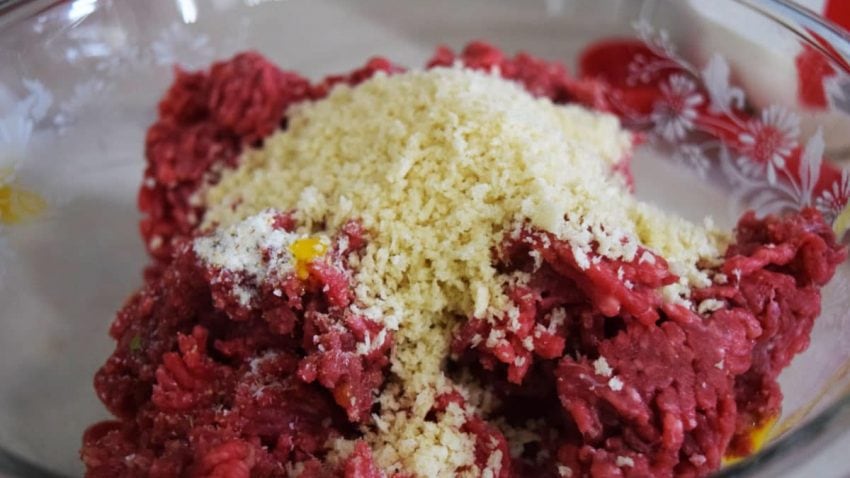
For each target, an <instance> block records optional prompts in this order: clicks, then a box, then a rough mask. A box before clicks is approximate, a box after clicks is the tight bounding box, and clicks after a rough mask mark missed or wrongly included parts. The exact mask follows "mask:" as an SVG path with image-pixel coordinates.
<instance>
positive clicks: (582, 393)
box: [453, 209, 846, 477]
mask: <svg viewBox="0 0 850 478" xmlns="http://www.w3.org/2000/svg"><path fill="white" fill-rule="evenodd" d="M736 230H737V238H736V242H735V243H734V244H733V245H732V246H731V247H729V249H728V251H727V254H726V259H725V261H724V262H723V264H722V265H721V266H719V267H718V268H717V272H718V273H722V274H725V275H726V277H727V278H728V279H727V282H726V283H725V284H723V285H715V286H712V287H708V288H705V289H701V290H698V291H696V292H695V294H694V296H695V299H697V300H700V301H702V300H715V301H722V302H720V303H719V306H718V309H717V310H715V311H713V312H710V313H707V314H705V315H698V314H697V313H695V312H693V311H692V310H690V309H689V308H686V307H683V306H681V305H675V304H664V303H663V302H662V300H661V296H660V293H659V292H658V288H659V287H660V286H662V285H665V284H669V283H671V282H673V281H674V280H675V276H673V275H672V274H671V273H670V272H669V270H668V269H667V265H666V263H665V261H664V259H663V258H661V257H658V256H652V257H653V259H648V256H644V255H643V253H642V252H639V253H638V257H647V259H648V260H647V259H644V260H641V261H637V262H632V263H623V262H619V261H613V260H609V259H605V258H600V260H598V261H591V266H590V267H589V268H588V269H586V270H582V269H581V268H579V266H578V265H577V264H576V261H575V258H574V257H573V254H572V249H571V247H570V245H569V244H568V243H565V242H561V241H558V240H557V239H555V238H554V237H552V236H551V235H550V234H548V233H544V232H540V231H534V230H531V229H526V230H523V231H522V233H521V234H520V235H519V237H517V238H515V239H514V238H511V237H508V238H507V239H506V240H505V244H504V245H503V248H502V251H501V254H500V256H501V259H500V265H501V267H503V270H504V271H505V272H507V273H513V274H515V275H519V277H524V279H520V280H518V281H517V284H516V285H515V286H514V287H513V288H512V289H510V290H508V291H507V293H508V296H509V297H511V298H512V299H513V300H514V302H515V304H516V305H517V306H518V310H519V313H518V314H513V316H511V314H505V316H504V317H503V318H501V319H500V320H498V321H496V322H492V321H490V320H486V319H478V318H472V319H470V320H468V321H467V322H466V323H465V324H464V325H463V326H462V327H461V328H460V329H459V331H458V332H457V333H456V335H455V339H454V343H453V353H454V355H455V357H456V358H457V359H458V361H459V362H460V363H461V364H462V365H463V366H466V367H471V368H472V369H473V370H477V372H474V373H478V374H479V376H480V377H481V378H480V380H481V381H482V382H483V383H493V375H494V374H495V375H497V376H499V375H501V376H502V377H503V383H502V384H501V385H498V386H496V387H495V390H496V392H497V394H500V395H501V396H502V398H503V399H504V400H503V401H504V403H506V404H507V405H505V406H504V407H503V408H502V409H500V410H497V411H496V412H495V413H494V414H491V415H490V416H487V417H484V418H486V419H487V420H494V419H499V418H507V419H508V421H511V420H512V419H513V420H514V421H516V422H517V423H515V424H516V425H522V421H523V420H529V419H534V418H543V419H545V420H549V421H551V422H552V423H553V424H554V425H553V426H552V428H553V429H558V428H560V429H559V430H558V433H557V439H556V440H550V441H549V442H548V443H547V444H546V445H547V446H548V448H547V447H542V448H541V447H538V448H536V449H531V450H530V452H531V453H529V454H526V455H521V456H518V457H514V458H515V460H517V462H518V463H517V464H516V465H514V468H515V469H517V470H534V475H525V476H535V475H536V476H545V475H547V474H548V475H551V476H558V467H559V466H566V467H568V469H569V470H571V472H572V473H573V476H593V477H617V476H634V477H639V476H641V477H644V476H705V475H707V474H709V473H710V472H711V471H713V470H715V469H717V468H718V467H719V466H720V463H721V459H722V458H723V456H724V454H726V453H727V452H731V453H732V454H746V453H748V452H750V451H752V450H751V444H750V443H749V436H750V433H751V432H752V431H753V430H754V429H755V428H758V427H759V426H761V425H763V424H765V423H766V422H767V421H769V420H770V419H772V418H774V417H776V415H777V414H778V413H779V405H780V402H781V398H782V395H781V393H780V391H779V387H778V384H777V382H776V379H777V377H778V375H779V372H780V371H781V370H782V369H783V368H784V367H786V366H787V365H788V364H789V363H790V361H791V358H792V357H793V356H794V355H796V354H797V353H799V352H801V351H802V350H804V349H805V347H806V346H807V345H808V337H809V333H810V331H811V328H812V325H813V323H814V319H815V318H816V317H817V315H818V314H819V312H820V287H821V286H823V285H824V284H825V283H826V282H827V281H828V280H829V278H831V277H832V275H833V273H834V272H835V268H836V266H837V265H838V264H839V263H840V262H842V261H843V260H844V259H845V258H846V251H845V250H844V249H842V248H841V247H840V246H839V245H837V244H836V242H835V237H834V235H833V233H832V230H831V229H830V228H829V226H828V225H826V224H825V223H824V221H823V219H822V217H821V216H820V213H818V212H816V211H815V210H814V209H806V210H803V211H801V212H800V213H798V214H792V215H789V216H787V217H784V218H779V217H775V216H769V217H767V218H765V219H761V220H760V219H756V218H755V216H754V215H753V214H752V213H749V214H746V215H745V216H744V217H742V218H741V220H740V222H739V224H738V227H737V229H736ZM535 258H538V259H537V260H535ZM517 273H519V274H517ZM496 383H498V382H496ZM541 383H542V384H549V385H548V386H541V385H540V384H541ZM556 402H559V403H556ZM545 404H548V406H546V405H545ZM514 407H518V408H519V410H516V409H513V408H514ZM522 409H528V410H536V413H534V414H532V415H531V416H529V414H528V413H524V412H523V411H522ZM511 417H515V418H511ZM556 417H558V418H556ZM730 444H731V446H732V448H731V450H729V449H728V447H729V446H730Z"/></svg>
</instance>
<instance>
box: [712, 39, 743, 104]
mask: <svg viewBox="0 0 850 478" xmlns="http://www.w3.org/2000/svg"><path fill="white" fill-rule="evenodd" d="M729 73H730V71H729V64H728V63H726V60H725V59H723V57H722V56H720V55H718V54H716V53H715V54H714V56H712V57H711V60H709V61H708V65H706V66H705V68H703V70H702V81H703V84H704V85H705V89H706V91H708V97H709V99H710V100H711V103H710V105H709V108H711V110H712V111H714V112H727V113H728V112H729V111H731V109H732V107H735V108H739V109H740V108H743V106H744V90H742V89H740V88H738V87H735V86H731V85H730V84H729Z"/></svg>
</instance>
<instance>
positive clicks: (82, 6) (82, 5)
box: [68, 0, 97, 22]
mask: <svg viewBox="0 0 850 478" xmlns="http://www.w3.org/2000/svg"><path fill="white" fill-rule="evenodd" d="M96 7H97V0H74V3H72V4H71V8H70V9H69V10H68V19H69V20H71V21H72V22H76V21H77V20H80V19H82V18H85V17H87V16H88V15H90V14H91V13H92V12H94V10H95V8H96Z"/></svg>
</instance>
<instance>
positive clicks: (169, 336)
mask: <svg viewBox="0 0 850 478" xmlns="http://www.w3.org/2000/svg"><path fill="white" fill-rule="evenodd" d="M455 62H462V63H463V64H465V65H466V66H468V67H471V68H480V69H487V70H491V69H497V70H498V71H499V72H500V74H501V75H502V76H503V77H505V78H508V79H511V80H515V81H518V82H520V83H521V84H522V85H523V86H524V87H525V88H526V89H528V91H529V92H531V93H532V94H534V95H537V96H543V97H547V98H550V99H552V100H553V101H555V102H558V103H568V102H577V103H580V104H583V105H586V106H588V107H591V108H594V109H597V110H604V111H608V110H610V105H609V104H608V103H607V100H606V98H608V97H609V96H608V95H607V94H606V88H608V86H606V83H603V82H600V81H597V80H587V79H576V78H575V77H572V76H571V75H569V73H568V72H567V70H566V69H565V68H564V67H563V66H561V65H559V64H557V63H549V62H545V61H543V60H541V59H538V58H535V57H533V56H531V55H527V54H522V53H521V54H518V55H516V56H514V57H507V56H506V55H504V54H503V53H502V52H501V51H500V50H498V49H496V48H494V47H492V46H490V45H487V44H485V43H481V42H474V43H471V44H470V45H468V46H467V47H466V48H465V49H464V50H463V51H462V52H460V53H459V54H455V53H454V52H452V51H451V50H449V49H447V48H440V49H438V50H437V52H436V54H435V55H434V57H433V58H432V59H431V60H430V62H429V63H428V65H429V66H435V65H451V64H453V63H455ZM378 71H381V72H385V73H387V74H392V73H396V72H400V71H403V69H402V68H400V67H398V66H396V65H394V64H392V63H390V62H389V61H387V60H384V59H382V58H374V59H372V60H370V61H369V62H368V63H367V64H366V65H365V66H364V67H362V68H360V69H357V70H355V71H353V72H352V73H350V74H344V75H334V76H330V77H328V78H326V79H324V80H323V81H321V82H319V83H316V84H312V85H311V84H310V83H309V82H308V81H307V80H305V79H304V78H302V77H301V76H299V75H298V74H295V73H291V72H285V71H282V70H279V69H278V68H277V67H275V66H274V65H272V64H270V63H269V62H268V61H266V60H265V59H263V58H262V57H261V56H260V55H258V54H256V53H244V54H240V55H237V56H236V57H234V58H233V59H231V60H228V61H225V62H221V63H216V64H214V65H213V66H212V68H211V69H210V71H208V72H185V71H182V70H179V69H178V70H176V72H175V81H174V83H173V85H172V86H171V88H170V89H169V90H168V92H167V93H166V95H165V97H164V98H163V100H162V101H161V103H160V105H159V119H158V120H157V122H156V123H155V124H154V125H153V126H151V128H150V130H149V131H148V135H147V138H146V146H145V155H146V159H147V169H146V171H145V179H144V182H143V186H142V188H141V190H140V193H139V208H140V210H141V211H142V213H143V214H144V216H145V217H144V219H143V220H142V222H141V225H140V229H141V233H142V236H143V238H144V239H145V243H146V245H147V248H148V251H149V252H150V254H151V256H152V259H153V265H152V267H151V268H149V270H148V272H149V273H148V274H147V275H146V284H145V287H144V288H143V289H142V290H140V291H139V292H137V293H136V294H135V295H133V296H132V297H131V298H130V299H129V300H128V301H127V303H126V304H125V305H124V307H123V308H122V309H121V310H120V311H119V313H118V315H117V317H116V319H115V321H114V323H113V324H112V328H111V330H110V334H111V336H112V337H113V338H114V339H115V340H116V342H117V345H116V349H115V351H114V353H113V354H112V356H111V357H110V358H109V359H108V360H107V362H106V364H105V365H104V366H103V367H102V368H101V369H100V370H99V371H98V373H97V375H96V377H95V389H96V391H97V393H98V396H99V398H100V399H101V401H102V402H103V403H104V404H105V405H106V406H107V408H108V409H109V411H110V412H112V413H113V414H114V415H115V417H116V419H115V420H112V421H107V422H103V423H100V424H96V425H94V426H92V427H90V428H89V429H88V431H87V432H86V434H85V436H84V438H83V448H82V451H81V455H82V459H83V462H84V463H85V465H86V469H87V476H89V477H114V476H130V477H132V476H139V477H141V476H150V477H178V476H190V477H228V478H242V477H245V478H247V477H266V476H268V477H271V476H282V475H285V474H286V473H288V472H291V471H293V470H300V473H301V474H300V476H303V477H308V478H309V477H322V476H346V477H349V478H376V477H380V476H384V475H383V474H382V472H381V471H380V470H378V468H377V467H376V465H375V463H374V461H373V459H372V453H371V450H370V449H369V446H368V445H367V444H366V443H365V442H363V441H357V442H356V444H355V446H354V451H353V452H352V454H351V455H350V456H349V457H348V458H347V459H345V460H343V461H342V462H341V463H337V464H329V463H326V461H325V456H326V454H327V452H328V450H327V449H326V446H327V441H328V439H330V438H333V437H346V438H350V439H356V438H358V437H359V436H360V433H359V431H358V428H357V425H358V424H363V423H368V422H369V421H370V420H371V415H370V412H371V405H372V397H373V396H374V395H375V394H376V393H377V391H378V390H379V388H380V387H381V384H382V383H383V381H384V379H385V377H386V374H387V373H388V372H387V370H386V365H387V364H388V356H389V352H390V349H391V346H392V340H391V339H392V337H391V335H389V334H388V338H387V340H385V341H384V342H383V343H381V344H380V345H379V346H377V347H374V348H373V349H370V351H369V352H368V353H366V354H362V353H357V344H358V343H362V342H363V341H364V339H365V337H366V336H367V335H369V336H375V334H377V333H379V332H380V331H381V325H379V324H378V323H377V322H374V321H372V320H370V319H368V318H366V317H364V316H362V315H360V314H358V313H355V312H352V311H353V310H356V309H352V308H351V307H349V306H350V302H351V288H352V286H353V285H354V284H352V283H351V280H350V277H351V274H350V271H348V270H347V267H348V266H347V265H346V263H345V261H344V260H343V259H342V258H343V257H345V255H346V253H347V252H348V251H349V250H351V251H356V250H359V248H361V247H363V245H364V241H365V237H364V232H363V231H362V230H361V229H360V228H359V227H358V225H357V224H356V223H350V224H349V225H347V226H346V227H345V228H343V230H342V231H340V232H339V233H338V236H337V238H336V239H335V241H334V243H333V244H334V246H333V248H332V250H331V251H330V252H329V253H328V256H327V257H326V258H324V259H321V260H317V261H314V262H313V263H311V264H310V265H309V276H308V278H307V279H299V278H297V277H295V276H288V277H285V278H280V279H279V280H278V281H277V282H273V283H272V282H268V283H261V284H256V283H254V282H252V278H250V277H232V276H230V277H229V276H227V274H223V273H222V271H220V270H212V269H210V268H209V267H206V266H204V265H203V264H202V263H201V262H200V261H199V259H198V257H197V256H196V254H195V253H194V252H193V250H192V248H191V247H190V244H191V242H190V240H191V239H192V238H193V237H195V236H197V235H199V234H202V233H203V232H204V231H199V230H198V225H199V224H200V222H201V219H202V217H203V214H204V205H203V204H199V203H198V202H197V200H196V199H195V195H196V193H197V191H198V189H199V188H201V187H203V186H204V185H207V184H212V183H215V182H216V181H217V179H218V176H219V174H220V172H221V170H222V169H223V168H232V167H235V166H236V165H237V163H238V157H239V154H240V152H241V151H243V150H244V149H245V148H250V147H256V146H258V145H259V144H261V142H262V140H263V138H264V137H266V136H267V135H269V134H271V133H272V132H273V131H275V130H276V129H278V128H280V127H284V128H285V126H286V118H285V113H286V109H287V108H288V107H289V106H290V105H292V104H294V103H296V102H298V101H302V100H305V99H318V98H321V97H323V96H325V95H326V94H327V93H328V91H329V89H330V88H331V87H332V86H333V85H334V84H337V83H347V84H357V83H359V82H361V81H363V80H365V79H367V78H369V77H370V76H371V75H373V74H374V73H375V72H378ZM617 171H618V172H620V173H622V174H623V175H624V176H625V177H626V178H627V179H629V180H630V169H629V164H628V158H624V159H623V162H622V163H621V164H620V165H618V166H617ZM277 226H278V227H280V228H282V229H286V230H292V229H293V228H294V226H295V223H294V220H293V219H292V217H291V216H289V215H281V216H280V220H279V221H278V224H277ZM342 237H345V241H342V243H347V246H345V245H340V244H341V242H340V241H339V238H342ZM495 252H496V253H495V256H496V258H497V259H496V262H497V266H498V268H499V270H500V271H501V272H503V273H505V274H509V275H512V276H514V278H515V280H514V281H513V282H512V285H511V287H510V288H509V289H508V290H506V293H507V295H508V297H509V298H510V299H512V301H513V302H514V303H515V305H516V311H515V312H509V313H508V312H506V313H505V314H504V316H503V317H500V318H498V319H497V320H495V321H490V320H484V319H482V318H476V317H471V318H469V319H468V320H466V321H464V322H463V323H462V324H461V326H460V327H459V328H458V330H457V331H456V332H455V335H454V338H453V343H452V357H451V360H450V361H449V364H448V373H449V374H450V375H457V376H460V375H461V374H463V375H465V376H469V375H472V376H473V377H475V380H477V381H478V382H480V383H481V384H486V386H487V388H489V389H490V390H491V391H492V392H493V393H495V394H496V395H497V396H498V398H499V403H500V405H499V406H498V407H497V408H496V409H495V410H493V411H491V412H488V413H487V414H486V415H480V414H475V413H472V412H470V413H469V414H468V416H469V419H468V421H467V423H466V424H465V425H464V428H463V430H464V431H465V432H467V433H469V434H470V435H472V436H473V437H475V443H476V445H475V457H476V464H477V465H478V467H479V468H480V469H482V470H484V469H490V470H496V472H495V473H491V476H493V477H494V478H496V477H498V478H507V477H510V476H540V477H549V476H551V477H557V476H574V477H578V476H593V477H621V476H626V477H645V476H704V475H706V474H708V473H710V472H711V471H712V470H714V469H716V468H717V467H719V466H720V460H721V458H722V457H723V456H724V454H726V453H733V454H745V453H747V452H749V451H751V444H750V443H749V441H748V440H749V438H748V437H749V433H750V432H751V430H753V429H754V428H756V427H758V426H760V425H761V424H764V423H765V422H767V421H768V420H770V419H771V418H773V417H775V416H776V415H777V414H778V412H779V406H780V402H781V392H780V391H779V388H778V385H777V382H776V379H777V376H778V374H779V372H780V371H781V370H782V369H783V368H784V367H786V366H787V365H788V363H789V362H790V360H791V359H792V357H793V356H794V355H795V354H797V353H799V352H801V351H802V350H804V349H805V347H806V346H807V345H808V337H809V332H810V330H811V327H812V324H813V321H814V319H815V317H816V316H817V315H818V313H819V308H820V292H819V290H820V287H821V286H823V285H824V284H825V283H826V282H827V281H828V280H829V279H830V278H831V276H832V274H833V273H834V271H835V268H836V266H837V264H839V263H840V262H841V261H842V260H844V258H845V257H846V252H845V251H844V250H843V249H842V248H841V247H840V246H839V245H837V244H836V241H835V238H834V236H833V234H832V231H831V230H830V228H829V227H828V226H827V225H826V224H825V223H824V221H823V219H822V218H821V216H820V215H819V213H817V212H815V211H814V210H804V211H802V212H800V213H797V214H791V215H788V216H785V217H773V216H771V217H768V218H765V219H757V218H756V217H755V216H753V215H752V214H747V215H745V216H744V217H743V218H741V220H740V222H739V224H738V227H737V238H736V241H735V243H734V244H733V245H732V246H731V247H730V248H729V250H728V251H727V254H726V258H725V261H724V262H723V263H722V264H721V265H720V266H717V267H715V268H714V270H713V273H714V277H715V278H716V280H715V283H714V285H712V286H711V287H707V288H704V289H700V290H696V291H694V292H693V299H694V301H695V303H701V302H703V301H713V303H715V304H719V306H718V307H716V308H715V309H716V310H713V311H709V312H707V313H706V314H703V315H699V314H697V313H695V312H693V311H692V310H691V309H688V308H685V307H683V306H680V305H673V304H665V303H664V302H663V301H662V298H661V295H660V293H659V288H660V287H662V286H664V285H667V284H671V283H673V282H674V281H676V279H677V278H676V277H675V276H674V275H673V274H672V273H671V272H670V271H669V269H668V267H667V264H666V262H665V260H664V258H663V257H660V256H657V255H654V254H652V253H651V252H649V251H640V252H639V253H638V257H643V258H644V259H643V260H640V261H636V262H631V263H626V262H621V261H613V260H609V259H604V258H601V257H600V258H598V260H594V261H592V264H591V266H590V267H589V268H588V269H581V268H580V267H579V266H578V265H577V264H576V260H575V258H574V257H573V255H572V252H571V248H570V247H569V245H568V244H566V243H563V242H561V241H558V240H557V239H556V238H554V237H553V236H552V235H551V234H548V233H545V232H541V231H536V230H534V229H532V228H530V227H528V228H525V229H524V230H522V232H521V234H520V235H519V236H518V237H506V238H505V240H504V243H503V244H502V245H501V246H500V247H499V249H498V250H497V251H495ZM721 277H725V279H726V280H721ZM234 285H249V286H251V287H253V288H254V289H255V290H256V297H255V298H254V300H252V301H251V303H250V304H249V305H247V306H246V305H244V304H242V303H240V302H239V300H238V298H237V297H236V296H235V295H234V293H233V286H234ZM449 406H458V407H462V408H464V409H466V408H469V407H467V404H466V403H465V401H464V399H463V398H462V396H461V395H460V394H459V393H450V394H446V395H443V396H441V397H439V399H438V400H437V403H436V405H435V407H434V410H433V413H435V414H440V413H443V412H445V410H446V408H447V407H449ZM469 409H470V410H472V409H471V408H469ZM516 428H525V429H526V431H527V432H530V433H531V435H532V436H533V438H531V439H528V440H527V441H526V442H525V443H524V445H522V446H520V447H519V448H518V449H513V448H512V447H511V444H510V443H509V440H508V437H509V436H510V433H509V431H510V430H512V429H516ZM514 448H515V447H514ZM512 452H513V454H512ZM494 456H495V457H496V458H497V459H495V460H494V459H493V457H494ZM488 467H489V468H488ZM461 471H463V470H461ZM398 476H399V477H400V476H401V475H398Z"/></svg>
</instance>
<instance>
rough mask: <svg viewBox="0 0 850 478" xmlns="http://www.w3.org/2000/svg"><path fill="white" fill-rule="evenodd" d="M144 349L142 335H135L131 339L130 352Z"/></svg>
mask: <svg viewBox="0 0 850 478" xmlns="http://www.w3.org/2000/svg"><path fill="white" fill-rule="evenodd" d="M141 350H142V337H141V336H139V335H134V336H133V338H132V339H130V352H133V353H137V352H139V351H141Z"/></svg>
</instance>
